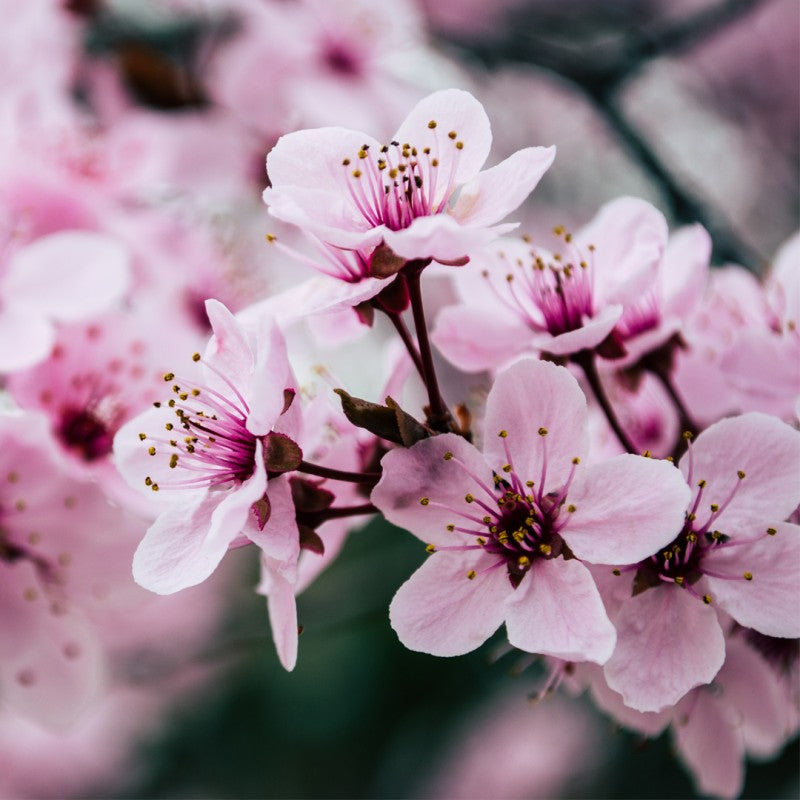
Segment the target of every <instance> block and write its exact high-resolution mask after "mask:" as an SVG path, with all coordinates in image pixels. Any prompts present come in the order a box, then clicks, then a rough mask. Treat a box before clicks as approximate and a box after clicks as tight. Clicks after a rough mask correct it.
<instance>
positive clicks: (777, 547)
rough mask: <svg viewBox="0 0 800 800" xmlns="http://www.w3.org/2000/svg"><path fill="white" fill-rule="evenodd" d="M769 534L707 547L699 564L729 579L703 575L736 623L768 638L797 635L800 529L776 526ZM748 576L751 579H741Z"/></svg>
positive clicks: (799, 625) (799, 623)
mask: <svg viewBox="0 0 800 800" xmlns="http://www.w3.org/2000/svg"><path fill="white" fill-rule="evenodd" d="M772 527H773V528H774V529H775V530H776V531H777V533H776V534H775V535H774V536H762V537H760V538H758V539H757V541H754V542H753V543H752V544H749V543H748V544H744V543H737V544H736V545H735V546H733V547H729V548H725V547H723V548H721V549H716V548H710V549H709V551H708V553H707V555H706V556H705V558H704V560H703V566H704V567H708V568H709V569H710V570H711V571H712V572H715V573H717V574H719V575H729V576H730V577H731V578H732V580H726V579H725V578H716V577H714V576H713V575H707V576H706V580H707V581H708V587H709V589H710V590H711V596H712V597H713V598H714V600H715V601H716V602H717V604H718V605H719V607H720V608H723V609H724V610H725V611H727V612H728V613H729V614H730V615H731V616H732V617H733V618H734V619H735V620H736V621H737V622H738V623H739V624H740V625H744V626H745V627H746V628H755V630H757V631H759V632H760V633H763V634H766V635H767V636H778V637H782V638H789V639H796V638H798V637H800V610H799V609H800V526H798V525H792V524H791V523H788V522H784V523H775V524H773V526H772ZM744 572H747V573H749V574H751V575H752V576H753V578H752V580H749V581H748V580H743V579H742V575H743V573H744Z"/></svg>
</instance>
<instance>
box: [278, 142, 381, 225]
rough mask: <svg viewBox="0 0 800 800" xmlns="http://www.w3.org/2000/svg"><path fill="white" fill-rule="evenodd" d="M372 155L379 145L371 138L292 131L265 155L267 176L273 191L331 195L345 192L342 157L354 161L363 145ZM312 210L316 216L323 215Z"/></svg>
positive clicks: (345, 180) (317, 209)
mask: <svg viewBox="0 0 800 800" xmlns="http://www.w3.org/2000/svg"><path fill="white" fill-rule="evenodd" d="M364 144H367V145H369V146H370V149H372V150H373V152H375V151H377V150H378V149H379V148H380V144H379V143H378V142H376V141H375V139H373V138H372V137H371V136H369V135H367V134H366V133H361V132H360V131H353V130H349V129H347V128H337V127H330V128H313V129H310V130H301V131H294V132H293V133H287V134H285V135H284V136H281V137H280V139H278V141H277V143H276V145H275V147H273V148H272V150H271V151H270V153H269V155H268V156H267V174H268V175H269V180H270V184H271V185H272V187H273V189H274V190H275V191H283V190H285V189H289V188H291V187H307V186H314V187H316V188H317V189H319V190H321V191H326V192H330V193H331V194H332V195H337V194H340V193H341V192H342V191H343V190H345V191H346V188H345V187H346V186H347V172H346V170H345V168H344V166H343V165H342V160H343V159H345V158H349V159H351V161H353V162H355V161H357V159H358V156H357V153H358V151H359V150H360V149H361V147H362V145H364ZM325 210H326V209H325V208H315V209H314V212H315V213H321V214H324V213H325Z"/></svg>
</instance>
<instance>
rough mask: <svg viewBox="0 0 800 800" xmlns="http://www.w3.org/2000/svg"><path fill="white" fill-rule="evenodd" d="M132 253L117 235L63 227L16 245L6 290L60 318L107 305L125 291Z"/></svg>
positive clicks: (33, 307) (81, 315)
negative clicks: (56, 231)
mask: <svg viewBox="0 0 800 800" xmlns="http://www.w3.org/2000/svg"><path fill="white" fill-rule="evenodd" d="M129 261H130V255H129V253H128V251H127V249H126V248H125V247H124V246H123V245H122V244H121V243H120V242H118V241H117V240H116V239H114V238H112V237H110V236H106V235H104V234H99V233H93V232H90V231H61V232H59V233H53V234H50V235H49V236H43V237H42V238H41V239H37V240H36V241H35V242H33V243H32V244H29V245H27V246H25V247H23V248H21V249H20V250H18V251H17V252H16V253H15V254H14V256H13V257H12V259H11V262H10V263H9V265H8V271H7V273H6V275H5V277H4V278H3V281H2V285H3V294H4V295H7V296H8V297H12V298H14V302H15V304H16V303H19V304H20V305H24V306H26V307H27V308H29V309H31V310H33V311H35V312H36V313H39V314H43V315H45V316H49V317H52V318H53V319H57V320H61V321H65V322H68V321H72V320H77V319H83V318H85V317H91V316H93V315H95V314H99V313H101V312H103V311H105V310H107V309H108V308H109V307H110V306H111V305H112V304H114V303H115V302H116V301H118V300H119V299H120V298H121V297H122V296H123V295H124V294H125V292H126V291H127V288H128V284H129V281H130V269H129Z"/></svg>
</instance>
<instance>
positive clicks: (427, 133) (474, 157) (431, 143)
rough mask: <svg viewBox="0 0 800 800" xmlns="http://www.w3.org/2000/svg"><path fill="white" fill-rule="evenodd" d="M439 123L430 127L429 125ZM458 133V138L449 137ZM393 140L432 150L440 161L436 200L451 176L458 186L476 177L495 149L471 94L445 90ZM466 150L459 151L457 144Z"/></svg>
mask: <svg viewBox="0 0 800 800" xmlns="http://www.w3.org/2000/svg"><path fill="white" fill-rule="evenodd" d="M432 120H433V121H435V122H436V127H434V128H431V127H430V126H429V123H430V122H431V121H432ZM451 131H455V133H456V137H455V138H454V139H451V138H450V137H449V136H448V134H449V133H450V132H451ZM394 139H395V140H396V141H399V142H400V143H401V144H404V143H406V142H408V143H409V144H411V145H412V146H413V147H416V148H417V150H419V151H420V152H421V151H422V149H423V148H425V147H430V148H431V155H432V156H435V157H436V158H438V159H439V167H438V170H439V173H438V183H437V200H440V199H441V197H440V194H441V191H442V189H443V186H442V184H443V183H445V182H446V181H447V178H448V176H450V175H452V183H453V184H454V185H455V186H457V185H459V184H461V183H465V182H466V181H468V180H471V179H472V178H474V177H475V176H476V175H477V174H478V172H479V171H480V168H481V167H482V166H483V164H484V162H485V161H486V158H487V156H488V155H489V149H490V148H491V146H492V128H491V124H490V123H489V118H488V117H487V116H486V112H485V111H484V110H483V106H482V105H481V104H480V103H479V102H478V101H477V100H476V99H475V98H474V97H473V96H472V95H471V94H469V92H464V91H461V90H459V89H444V90H442V91H439V92H434V93H433V94H431V95H428V97H426V98H424V99H423V100H420V102H419V103H417V105H416V106H414V108H413V109H412V110H411V112H410V113H409V115H408V116H407V117H406V118H405V120H404V121H403V123H402V125H401V126H400V127H399V128H398V130H397V133H395V135H394ZM458 141H460V142H463V148H462V149H460V150H458V149H456V146H455V145H456V142H458Z"/></svg>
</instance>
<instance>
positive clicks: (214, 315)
mask: <svg viewBox="0 0 800 800" xmlns="http://www.w3.org/2000/svg"><path fill="white" fill-rule="evenodd" d="M205 306H206V315H207V316H208V321H209V322H210V323H211V329H212V330H213V332H214V335H213V337H212V338H211V340H210V341H209V343H208V346H207V347H206V352H205V355H204V360H206V361H208V363H209V364H210V366H212V367H213V368H214V370H217V371H218V372H220V373H222V375H224V376H225V377H226V378H227V380H228V381H230V383H232V384H233V385H234V386H235V387H236V388H237V389H238V390H239V392H243V391H245V392H246V391H247V388H248V387H249V386H250V382H251V380H252V378H253V370H254V368H255V357H254V353H253V342H252V337H251V336H250V335H249V332H248V331H246V330H245V329H244V328H243V327H242V325H241V324H240V323H239V321H238V320H237V319H236V317H235V316H234V315H233V314H231V312H230V311H229V310H228V309H227V308H226V306H225V305H223V304H222V303H220V301H219V300H214V299H209V300H206V303H205ZM206 381H207V382H208V384H209V385H210V386H213V387H214V388H215V389H216V390H217V391H220V392H221V393H222V394H224V395H225V396H226V397H231V396H232V391H231V387H230V386H229V385H228V384H227V382H226V381H224V380H222V379H221V378H220V377H219V375H218V374H217V373H216V372H214V371H213V370H206Z"/></svg>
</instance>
